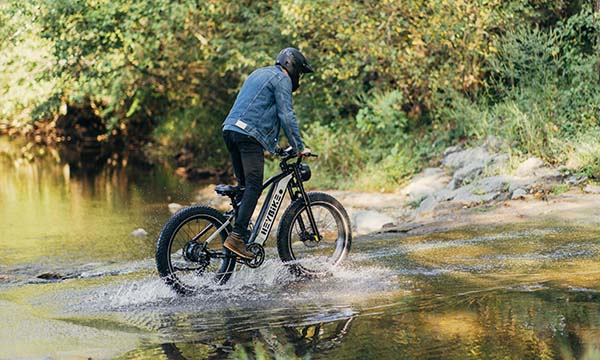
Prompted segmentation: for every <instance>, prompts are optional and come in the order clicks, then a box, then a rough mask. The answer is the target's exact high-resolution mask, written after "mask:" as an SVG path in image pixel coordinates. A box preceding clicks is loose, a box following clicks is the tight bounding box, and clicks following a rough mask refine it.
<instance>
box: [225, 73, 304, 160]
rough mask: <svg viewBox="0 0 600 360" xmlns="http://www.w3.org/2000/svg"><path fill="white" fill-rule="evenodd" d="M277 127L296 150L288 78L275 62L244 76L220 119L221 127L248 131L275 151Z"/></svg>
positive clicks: (299, 148)
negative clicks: (233, 100)
mask: <svg viewBox="0 0 600 360" xmlns="http://www.w3.org/2000/svg"><path fill="white" fill-rule="evenodd" d="M279 128H283V132H284V133H285V136H286V137H287V138H288V141H289V143H290V146H292V148H293V149H294V150H295V151H296V152H300V151H302V150H303V149H304V144H303V143H302V138H301V137H300V129H299V127H298V120H297V119H296V113H295V112H294V105H292V81H291V79H290V77H289V76H287V74H286V73H284V72H283V70H281V69H280V68H279V67H278V66H268V67H264V68H260V69H257V70H255V71H254V72H253V73H252V74H250V76H249V77H248V79H246V81H245V82H244V85H242V89H241V90H240V92H239V94H238V96H237V98H236V99H235V103H234V104H233V107H232V108H231V110H230V111H229V115H228V116H227V118H226V119H225V121H224V122H223V130H232V131H237V132H241V133H243V134H247V135H250V136H252V137H253V138H255V139H256V140H257V141H258V142H259V143H260V144H261V145H262V146H263V147H264V148H265V149H266V150H268V151H270V152H271V153H275V149H276V146H277V141H278V139H279Z"/></svg>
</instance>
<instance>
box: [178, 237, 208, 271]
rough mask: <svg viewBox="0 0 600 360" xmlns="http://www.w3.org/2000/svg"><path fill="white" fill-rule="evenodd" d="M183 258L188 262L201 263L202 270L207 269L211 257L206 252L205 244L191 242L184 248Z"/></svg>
mask: <svg viewBox="0 0 600 360" xmlns="http://www.w3.org/2000/svg"><path fill="white" fill-rule="evenodd" d="M183 257H184V258H185V259H186V260H187V261H191V262H195V263H199V264H200V267H201V268H206V267H207V266H208V264H209V263H210V257H209V256H208V254H207V253H206V252H205V251H204V244H199V243H197V242H196V241H190V242H188V243H187V244H185V246H184V247H183Z"/></svg>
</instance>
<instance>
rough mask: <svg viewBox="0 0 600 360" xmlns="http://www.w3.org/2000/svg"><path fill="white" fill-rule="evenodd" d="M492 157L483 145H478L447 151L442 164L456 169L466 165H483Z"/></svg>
mask: <svg viewBox="0 0 600 360" xmlns="http://www.w3.org/2000/svg"><path fill="white" fill-rule="evenodd" d="M493 158H494V155H493V154H490V153H489V152H488V151H487V150H486V149H485V148H484V147H481V146H478V147H474V148H470V149H466V150H462V151H458V152H453V153H449V154H448V155H446V156H445V157H444V159H442V165H443V166H445V167H449V168H452V169H458V168H462V167H465V166H467V165H475V164H477V165H480V166H482V167H484V166H485V165H486V164H488V163H490V162H491V161H492V159H493Z"/></svg>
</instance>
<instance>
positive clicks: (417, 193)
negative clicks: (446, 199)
mask: <svg viewBox="0 0 600 360" xmlns="http://www.w3.org/2000/svg"><path fill="white" fill-rule="evenodd" d="M449 180H450V177H449V176H448V175H446V172H445V171H444V170H442V169H440V168H427V169H425V170H423V171H422V172H421V173H419V174H417V175H415V176H414V177H413V178H412V179H411V181H410V183H409V184H408V185H407V186H405V187H404V188H403V189H402V190H400V193H401V194H403V195H405V196H408V197H409V199H410V201H414V200H418V199H422V198H424V197H426V196H429V195H431V194H433V193H434V192H436V191H437V190H439V189H442V188H443V187H444V186H446V184H448V181H449Z"/></svg>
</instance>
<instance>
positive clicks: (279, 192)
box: [198, 160, 321, 246]
mask: <svg viewBox="0 0 600 360" xmlns="http://www.w3.org/2000/svg"><path fill="white" fill-rule="evenodd" d="M299 164H300V161H299V160H298V161H297V162H296V165H288V164H286V163H285V162H284V161H282V163H281V164H280V166H281V170H282V171H281V173H279V174H277V175H274V176H272V177H270V178H269V179H267V181H265V182H264V183H263V186H262V191H263V192H264V191H265V189H266V188H267V187H270V188H269V191H268V193H267V196H266V198H265V202H264V204H263V206H262V208H261V210H260V213H259V214H258V218H257V220H256V225H255V226H254V227H253V228H252V232H251V233H250V238H249V240H248V242H247V243H248V245H249V244H252V243H257V244H260V245H261V246H262V245H263V244H264V243H265V241H267V239H268V238H269V234H270V233H271V229H272V227H273V223H274V222H275V218H276V217H277V215H278V214H279V210H280V208H281V202H282V201H283V198H284V197H285V193H286V190H287V192H288V193H289V195H290V198H291V199H292V201H294V200H296V199H298V198H302V199H303V200H304V203H305V204H306V209H307V214H308V219H309V222H310V228H311V230H312V231H313V234H314V236H315V241H316V242H318V241H319V240H320V239H321V236H320V234H319V230H318V228H317V226H316V223H315V219H314V216H313V213H312V209H311V208H310V200H309V198H308V195H307V194H306V192H305V191H304V186H303V185H302V181H301V175H300V171H299V169H298V165H299ZM294 188H297V189H298V190H299V191H298V192H294ZM234 213H235V212H233V213H232V214H231V215H230V216H229V217H228V219H227V221H225V223H223V225H221V226H220V227H219V228H218V229H217V231H216V232H215V233H214V234H212V235H211V236H210V237H209V238H208V239H207V240H206V242H205V243H206V244H208V243H210V242H211V241H212V240H213V239H214V238H215V237H217V235H218V234H220V233H221V231H223V230H224V229H225V228H226V227H227V226H229V225H230V224H231V222H232V221H233V220H234V217H235V215H234ZM299 225H300V228H301V229H302V231H305V230H306V225H305V224H304V221H303V219H302V217H300V218H299ZM207 230H208V229H207ZM198 237H199V236H198Z"/></svg>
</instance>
